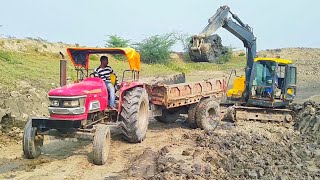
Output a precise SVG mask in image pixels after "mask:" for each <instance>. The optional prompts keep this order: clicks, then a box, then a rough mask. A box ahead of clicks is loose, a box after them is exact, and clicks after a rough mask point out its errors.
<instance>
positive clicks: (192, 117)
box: [187, 103, 198, 129]
mask: <svg viewBox="0 0 320 180" xmlns="http://www.w3.org/2000/svg"><path fill="white" fill-rule="evenodd" d="M197 106H198V103H197V104H191V105H190V106H189V108H188V118H187V123H188V125H189V127H190V128H192V129H196V128H197V127H198V125H197V123H196V112H197Z"/></svg>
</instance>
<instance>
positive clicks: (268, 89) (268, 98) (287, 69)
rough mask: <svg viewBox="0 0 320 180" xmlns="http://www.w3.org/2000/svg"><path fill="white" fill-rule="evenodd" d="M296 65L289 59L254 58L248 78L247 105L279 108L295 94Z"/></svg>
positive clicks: (292, 98) (286, 103) (285, 104)
mask: <svg viewBox="0 0 320 180" xmlns="http://www.w3.org/2000/svg"><path fill="white" fill-rule="evenodd" d="M296 73H297V71H296V67H295V66H293V65H292V62H291V61H290V60H286V59H280V58H256V59H255V60H254V64H253V69H252V73H251V78H250V86H249V88H251V89H250V91H249V93H250V94H249V99H248V102H247V103H248V105H255V106H261V107H273V108H280V107H285V106H287V105H288V104H289V103H291V102H292V101H293V100H294V98H295V95H296V84H297V79H296Z"/></svg>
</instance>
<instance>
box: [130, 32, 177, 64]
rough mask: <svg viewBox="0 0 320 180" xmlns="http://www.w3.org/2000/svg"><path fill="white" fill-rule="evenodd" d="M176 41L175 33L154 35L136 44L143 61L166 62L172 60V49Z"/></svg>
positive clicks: (150, 62)
mask: <svg viewBox="0 0 320 180" xmlns="http://www.w3.org/2000/svg"><path fill="white" fill-rule="evenodd" d="M175 43H176V38H175V37H174V34H173V33H170V34H163V35H154V36H151V37H149V38H146V39H144V40H143V41H142V42H140V43H137V44H136V48H137V50H138V51H139V52H140V54H141V61H142V62H144V63H148V64H155V63H159V64H166V63H168V62H169V60H170V53H171V51H170V49H171V48H172V46H173V45H174V44H175Z"/></svg>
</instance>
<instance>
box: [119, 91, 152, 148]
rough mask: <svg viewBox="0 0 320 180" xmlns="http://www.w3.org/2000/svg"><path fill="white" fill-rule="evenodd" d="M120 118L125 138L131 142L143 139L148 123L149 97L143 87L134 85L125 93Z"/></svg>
mask: <svg viewBox="0 0 320 180" xmlns="http://www.w3.org/2000/svg"><path fill="white" fill-rule="evenodd" d="M120 120H121V121H122V126H121V128H122V134H123V136H124V139H125V140H127V141H128V142H131V143H139V142H142V141H143V140H144V138H145V137H146V133H147V130H148V124H149V99H148V94H147V91H146V90H145V89H144V88H142V87H136V88H134V89H132V90H131V91H127V92H126V93H125V95H124V98H123V104H122V110H121V114H120Z"/></svg>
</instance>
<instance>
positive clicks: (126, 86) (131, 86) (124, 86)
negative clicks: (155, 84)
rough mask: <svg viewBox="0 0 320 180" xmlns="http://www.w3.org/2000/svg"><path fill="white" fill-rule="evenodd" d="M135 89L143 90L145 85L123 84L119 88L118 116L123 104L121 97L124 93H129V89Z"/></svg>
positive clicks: (138, 83)
mask: <svg viewBox="0 0 320 180" xmlns="http://www.w3.org/2000/svg"><path fill="white" fill-rule="evenodd" d="M136 87H143V88H145V85H144V84H143V83H141V82H123V83H122V84H121V88H120V96H119V106H118V114H120V113H121V108H122V103H123V96H124V94H125V92H127V91H130V90H131V89H134V88H136Z"/></svg>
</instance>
